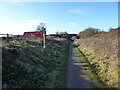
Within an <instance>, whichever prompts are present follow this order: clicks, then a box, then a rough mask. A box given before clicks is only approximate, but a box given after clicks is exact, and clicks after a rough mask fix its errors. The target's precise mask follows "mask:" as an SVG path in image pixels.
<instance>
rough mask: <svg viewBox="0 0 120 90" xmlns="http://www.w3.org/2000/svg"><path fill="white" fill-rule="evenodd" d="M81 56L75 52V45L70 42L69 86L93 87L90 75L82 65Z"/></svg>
mask: <svg viewBox="0 0 120 90" xmlns="http://www.w3.org/2000/svg"><path fill="white" fill-rule="evenodd" d="M80 63H81V62H80V59H79V56H78V55H77V54H76V53H75V50H74V46H73V44H72V43H71V44H70V50H69V63H68V78H67V88H93V85H92V83H91V82H90V79H89V77H88V76H87V75H86V73H85V70H84V69H83V68H82V66H81V65H80Z"/></svg>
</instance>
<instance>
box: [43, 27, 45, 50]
mask: <svg viewBox="0 0 120 90" xmlns="http://www.w3.org/2000/svg"><path fill="white" fill-rule="evenodd" d="M45 31H46V30H45V28H43V48H44V49H45V48H46V45H45V44H46V42H45V39H46V37H45V36H46V34H45Z"/></svg>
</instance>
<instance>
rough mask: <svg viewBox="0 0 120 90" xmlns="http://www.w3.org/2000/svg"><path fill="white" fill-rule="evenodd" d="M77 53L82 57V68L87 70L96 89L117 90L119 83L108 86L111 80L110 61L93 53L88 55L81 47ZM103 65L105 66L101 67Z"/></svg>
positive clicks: (77, 49)
mask: <svg viewBox="0 0 120 90" xmlns="http://www.w3.org/2000/svg"><path fill="white" fill-rule="evenodd" d="M75 50H76V53H77V54H78V55H79V56H80V60H81V61H82V64H81V65H82V66H83V68H84V69H85V70H86V72H87V74H88V76H89V77H90V79H91V81H92V82H93V84H94V86H95V87H96V88H117V86H116V85H117V82H116V81H115V82H116V84H115V85H112V84H111V85H110V84H108V82H109V79H108V78H107V74H106V73H105V71H107V69H108V66H107V63H108V61H109V60H108V59H105V58H102V57H98V56H95V55H93V54H91V53H88V52H87V51H86V50H85V49H83V48H80V47H75ZM101 64H103V65H102V66H101Z"/></svg>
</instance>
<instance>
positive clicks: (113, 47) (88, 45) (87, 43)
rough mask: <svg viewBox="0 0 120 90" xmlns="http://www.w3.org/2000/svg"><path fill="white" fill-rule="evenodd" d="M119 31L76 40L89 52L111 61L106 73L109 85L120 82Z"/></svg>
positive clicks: (118, 29) (112, 30)
mask: <svg viewBox="0 0 120 90" xmlns="http://www.w3.org/2000/svg"><path fill="white" fill-rule="evenodd" d="M118 31H120V28H117V29H111V30H110V31H109V32H104V33H100V34H96V35H94V36H92V37H88V38H83V39H76V40H75V43H77V44H79V45H80V47H82V48H85V49H87V50H88V52H91V53H93V54H94V55H97V56H100V57H103V58H106V59H109V61H108V62H107V63H108V64H107V67H108V68H107V72H105V73H106V74H107V78H108V80H109V81H108V85H111V84H112V83H113V82H116V81H118V55H120V53H119V52H118V51H119V45H118V39H120V36H119V35H118V34H119V33H118ZM103 67H104V65H103ZM116 83H118V82H116Z"/></svg>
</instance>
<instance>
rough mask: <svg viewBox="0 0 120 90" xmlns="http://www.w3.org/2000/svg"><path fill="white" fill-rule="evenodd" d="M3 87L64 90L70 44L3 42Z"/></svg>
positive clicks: (14, 40)
mask: <svg viewBox="0 0 120 90" xmlns="http://www.w3.org/2000/svg"><path fill="white" fill-rule="evenodd" d="M2 41H3V43H2V86H3V88H55V87H56V88H64V87H65V82H66V71H67V60H68V50H69V42H68V41H67V40H66V39H47V40H46V43H47V44H46V48H45V49H43V43H42V41H41V40H40V39H33V40H31V39H16V38H14V39H12V38H11V39H8V40H4V39H3V40H2Z"/></svg>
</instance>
